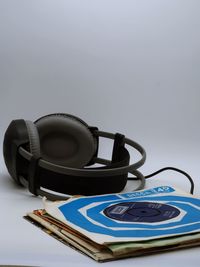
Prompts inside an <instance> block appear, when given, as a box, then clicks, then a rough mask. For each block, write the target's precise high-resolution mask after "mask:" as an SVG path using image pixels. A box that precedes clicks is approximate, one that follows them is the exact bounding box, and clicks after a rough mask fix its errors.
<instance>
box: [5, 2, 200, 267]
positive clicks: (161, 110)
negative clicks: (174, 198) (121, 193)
mask: <svg viewBox="0 0 200 267" xmlns="http://www.w3.org/2000/svg"><path fill="white" fill-rule="evenodd" d="M199 12H200V2H199V1H198V0H179V1H178V0H140V1H139V0H138V1H136V0H132V1H131V0H130V1H129V0H101V1H100V0H96V1H95V0H90V1H89V0H82V1H81V0H79V1H78V0H70V1H68V0H65V1H64V0H63V1H61V0H54V1H52V0H40V1H39V0H34V1H33V0H32V1H31V0H26V1H25V0H18V1H14V0H13V1H11V0H0V114H1V119H0V138H1V140H2V141H1V144H2V142H3V136H4V133H5V130H6V128H7V126H8V124H9V123H10V121H11V120H12V119H18V118H24V119H29V120H35V119H37V118H38V117H40V116H43V115H45V114H48V113H54V112H66V113H71V114H73V115H76V116H79V117H81V118H82V119H83V120H85V121H86V122H87V123H88V124H90V125H94V126H98V127H99V129H101V130H105V131H111V132H121V133H123V134H125V135H126V136H127V137H129V138H132V139H134V140H136V141H137V142H139V143H141V144H142V145H143V146H144V147H145V148H146V151H147V161H146V164H145V165H144V166H143V167H142V168H141V170H142V171H143V173H144V174H148V173H150V172H153V171H155V170H157V169H159V168H161V167H163V166H167V165H170V166H176V167H178V168H181V169H183V170H185V171H187V172H188V173H190V175H191V176H192V177H193V178H194V181H195V184H196V190H195V194H196V195H197V196H198V197H200V189H199V188H200V187H199V185H200V182H199V169H200V167H199V165H200V164H199V163H200V156H199V153H200V142H199V138H200V125H199V117H200V105H199V101H200V74H199V72H200V51H199V50H200V17H199ZM108 150H109V149H108V148H107V146H103V144H102V147H101V151H102V152H103V153H104V154H109V151H108ZM133 161H134V159H133ZM0 175H1V177H0V200H1V205H2V207H3V211H2V212H1V220H0V236H1V242H0V264H16V263H18V264H33V265H37V266H68V265H69V263H70V265H73V266H86V265H87V266H89V265H90V266H94V265H95V262H93V261H92V260H90V259H89V258H87V257H85V256H82V255H81V254H78V253H77V252H75V251H73V250H72V249H70V248H68V247H65V246H64V245H63V244H61V243H59V242H58V241H56V240H54V239H53V238H50V237H49V236H47V235H45V234H43V233H42V232H40V231H39V230H38V229H36V228H35V227H33V226H32V225H29V224H28V223H27V222H26V221H24V220H23V219H22V216H23V215H24V214H25V213H26V212H27V211H30V210H32V209H36V208H39V207H41V205H42V204H41V199H40V198H35V197H32V196H31V195H30V194H29V193H28V192H27V191H26V190H25V189H23V188H19V187H17V186H16V185H15V184H14V182H13V181H12V179H10V178H9V176H8V174H7V170H6V168H5V165H4V162H3V157H2V155H1V174H0ZM157 185H173V186H177V187H179V188H181V189H183V190H185V191H188V190H189V189H188V188H189V183H188V181H187V180H186V179H185V178H184V177H183V176H181V175H180V174H176V173H172V172H167V173H163V174H160V175H159V176H158V177H155V178H153V179H152V180H150V181H149V180H148V182H147V188H148V187H151V186H157ZM131 189H132V188H131V186H130V190H131ZM198 252H199V248H193V249H187V250H184V251H176V252H170V253H165V254H159V255H153V256H147V257H140V258H134V259H127V260H123V261H118V262H113V263H105V264H104V265H105V266H114V265H115V266H121V265H122V264H126V265H129V266H132V264H134V265H137V266H139V265H140V266H145V267H146V266H148V267H149V266H153V265H154V266H156V265H158V264H159V265H162V266H169V263H173V265H174V266H197V263H198V262H199V260H200V254H199V253H198ZM96 265H97V263H96Z"/></svg>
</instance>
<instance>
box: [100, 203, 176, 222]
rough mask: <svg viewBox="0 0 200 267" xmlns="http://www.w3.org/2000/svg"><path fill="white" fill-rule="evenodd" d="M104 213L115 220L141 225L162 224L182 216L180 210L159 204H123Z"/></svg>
mask: <svg viewBox="0 0 200 267" xmlns="http://www.w3.org/2000/svg"><path fill="white" fill-rule="evenodd" d="M103 212H104V214H105V215H106V216H107V217H109V218H111V219H114V220H118V221H124V222H141V223H154V222H162V221H166V220H170V219H172V218H175V217H177V216H178V215H179V214H180V210H179V209H177V208H175V207H173V206H170V205H167V204H161V203H157V202H123V203H118V204H115V205H112V206H109V207H107V208H106V209H104V211H103Z"/></svg>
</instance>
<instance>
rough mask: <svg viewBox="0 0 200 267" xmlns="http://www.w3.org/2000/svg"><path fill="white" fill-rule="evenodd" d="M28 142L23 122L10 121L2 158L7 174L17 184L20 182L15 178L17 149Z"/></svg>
mask: <svg viewBox="0 0 200 267" xmlns="http://www.w3.org/2000/svg"><path fill="white" fill-rule="evenodd" d="M28 142H29V136H28V131H27V126H26V123H25V121H24V120H13V121H11V123H10V124H9V126H8V128H7V130H6V132H5V135H4V141H3V156H4V161H5V164H6V167H7V169H8V172H9V174H10V175H11V177H12V178H13V179H14V180H15V181H16V182H18V183H20V182H19V180H18V178H17V170H16V161H17V149H18V147H19V146H21V145H24V144H27V143H28Z"/></svg>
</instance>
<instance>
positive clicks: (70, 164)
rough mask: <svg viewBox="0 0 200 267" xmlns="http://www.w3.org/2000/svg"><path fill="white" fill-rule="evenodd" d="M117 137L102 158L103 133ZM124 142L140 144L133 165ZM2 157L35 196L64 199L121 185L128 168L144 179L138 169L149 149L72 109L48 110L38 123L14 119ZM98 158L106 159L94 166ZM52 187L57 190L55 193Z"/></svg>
mask: <svg viewBox="0 0 200 267" xmlns="http://www.w3.org/2000/svg"><path fill="white" fill-rule="evenodd" d="M100 137H102V138H109V139H113V151H112V159H110V160H107V159H103V158H99V157H98V147H99V138H100ZM125 146H129V147H132V148H134V149H136V150H137V151H138V152H139V153H140V154H141V159H140V160H139V161H137V162H135V163H133V164H129V161H130V155H129V152H128V149H127V148H126V147H125ZM3 150H4V159H5V163H6V166H7V169H8V172H9V173H10V175H11V176H12V177H13V179H14V180H15V181H16V182H17V183H18V184H21V185H23V186H25V187H28V189H29V191H30V192H31V193H33V194H34V195H41V196H46V197H47V198H49V199H52V200H55V199H66V197H62V196H60V195H58V194H55V192H58V193H61V194H68V195H74V194H79V195H97V194H107V193H116V192H120V191H121V190H123V188H124V187H125V185H126V183H127V178H128V173H132V174H133V175H134V176H135V179H139V180H140V181H141V183H140V185H139V187H137V188H136V189H141V188H143V187H144V184H145V178H144V176H143V175H142V174H141V173H140V172H139V171H138V170H137V169H138V168H139V167H141V166H142V165H143V163H144V162H145V159H146V153H145V150H144V149H143V148H142V146H140V145H139V144H138V143H136V142H135V141H133V140H131V139H129V138H126V137H125V136H124V135H122V134H119V133H117V134H113V133H108V132H103V131H100V130H98V128H97V127H91V126H89V125H88V124H87V123H85V122H84V121H83V120H81V119H79V118H78V117H76V116H73V115H70V114H62V113H58V114H50V115H47V116H44V117H42V118H39V119H38V120H36V121H35V122H31V121H25V120H23V119H20V120H13V121H12V122H11V123H10V125H9V126H8V128H7V130H6V133H5V136H4V145H3ZM95 163H99V164H102V166H100V167H94V166H93V165H94V164H95ZM52 191H53V192H52Z"/></svg>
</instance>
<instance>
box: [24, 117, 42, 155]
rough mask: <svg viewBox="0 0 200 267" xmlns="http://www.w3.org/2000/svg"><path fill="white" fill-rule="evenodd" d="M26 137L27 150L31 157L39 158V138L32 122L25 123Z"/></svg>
mask: <svg viewBox="0 0 200 267" xmlns="http://www.w3.org/2000/svg"><path fill="white" fill-rule="evenodd" d="M25 123H26V127H27V131H28V137H29V149H30V152H31V154H32V155H33V156H35V157H36V158H39V157H40V138H39V134H38V130H37V127H36V126H35V124H34V123H33V122H32V121H25Z"/></svg>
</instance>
